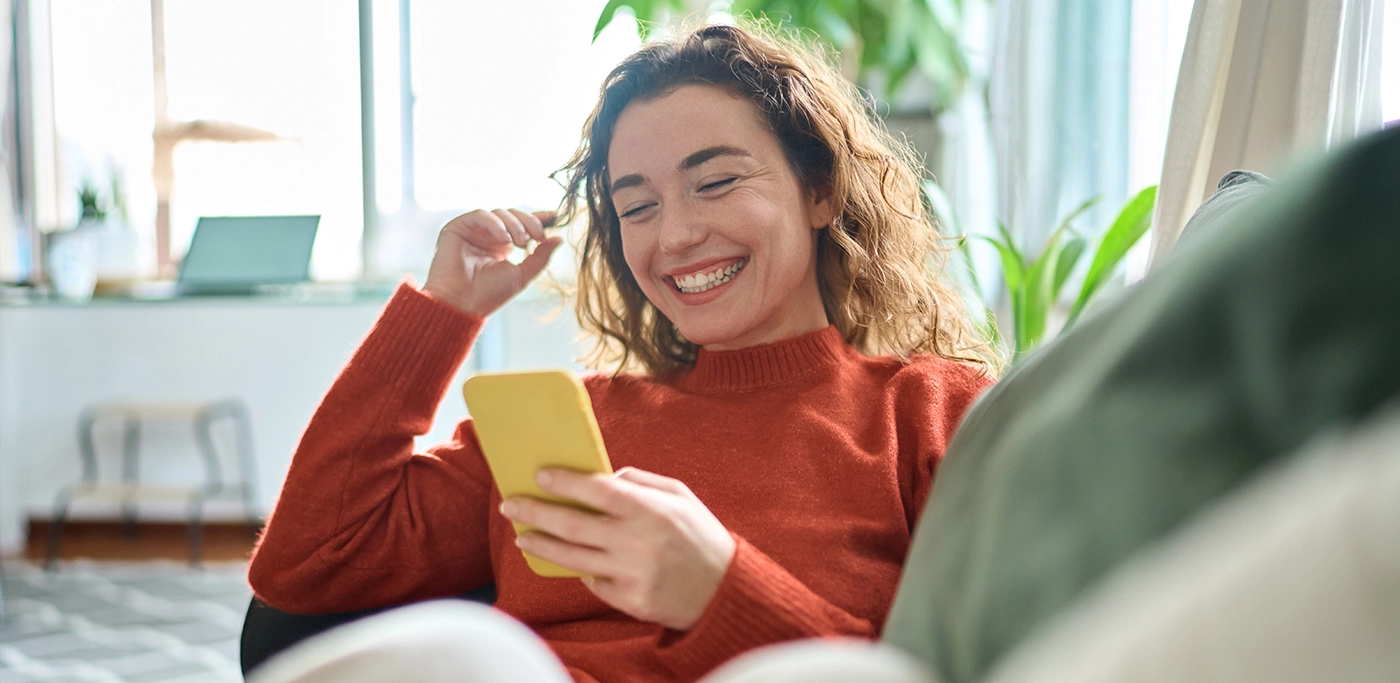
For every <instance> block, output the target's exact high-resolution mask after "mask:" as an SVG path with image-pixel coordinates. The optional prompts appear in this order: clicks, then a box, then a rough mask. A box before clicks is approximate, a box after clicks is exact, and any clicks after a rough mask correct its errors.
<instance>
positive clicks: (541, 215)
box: [532, 211, 559, 228]
mask: <svg viewBox="0 0 1400 683" xmlns="http://www.w3.org/2000/svg"><path fill="white" fill-rule="evenodd" d="M532 215H533V216H534V217H535V218H538V219H539V220H540V223H541V224H542V225H544V227H546V228H557V227H559V226H557V225H555V224H554V221H555V220H556V219H557V218H558V215H557V214H556V213H555V212H553V211H535V212H533V214H532Z"/></svg>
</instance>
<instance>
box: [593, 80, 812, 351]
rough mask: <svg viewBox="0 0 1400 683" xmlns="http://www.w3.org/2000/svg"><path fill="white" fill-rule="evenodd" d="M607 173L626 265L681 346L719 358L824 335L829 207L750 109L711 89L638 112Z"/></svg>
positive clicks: (688, 91) (634, 109) (623, 129)
mask: <svg viewBox="0 0 1400 683" xmlns="http://www.w3.org/2000/svg"><path fill="white" fill-rule="evenodd" d="M608 168H609V172H610V173H609V182H610V183H611V189H612V201H613V206H614V208H615V209H616V210H617V215H618V216H619V220H620V221H621V225H622V249H623V255H624V256H625V257H626V259H627V265H628V267H630V268H631V270H632V275H633V277H635V278H636V280H637V284H639V285H640V286H641V288H642V292H643V293H644V294H646V297H647V299H648V300H650V301H651V303H652V304H653V305H655V306H656V307H657V308H658V309H660V311H661V313H662V314H664V315H665V316H666V317H667V318H668V319H670V320H671V322H673V323H675V325H676V327H677V328H679V329H680V332H681V334H683V335H685V338H686V339H688V340H690V341H691V342H694V343H696V344H699V345H701V346H703V347H705V348H707V349H710V350H715V351H719V350H727V349H738V348H745V347H749V346H755V345H758V344H768V343H772V342H776V341H780V340H782V339H787V338H790V337H795V336H798V335H801V334H805V333H807V332H812V331H815V330H818V329H821V328H823V327H825V326H826V325H827V320H826V313H825V311H824V309H823V308H822V301H821V293H820V291H819V290H818V288H817V236H818V231H819V230H820V229H821V228H823V227H825V226H826V225H827V224H828V223H829V222H830V220H831V215H830V201H829V200H828V198H827V197H826V196H825V193H821V194H820V196H819V193H818V192H815V191H812V190H808V189H807V188H804V187H803V186H802V183H801V182H800V181H799V180H798V178H797V176H796V175H795V174H794V173H793V171H792V169H791V168H790V167H789V166H788V163H787V159H786V157H784V156H783V150H782V147H781V145H780V144H779V142H778V138H777V137H776V136H775V135H773V133H772V132H771V131H770V130H769V129H768V126H767V124H766V123H765V122H764V121H763V119H762V117H761V114H760V112H759V111H758V108H757V107H755V106H754V105H753V104H751V103H750V102H748V101H747V100H745V99H742V98H739V97H735V96H733V95H731V94H730V93H728V92H726V91H724V90H722V89H720V88H716V87H713V86H706V85H687V86H681V87H680V88H677V89H676V90H674V91H672V92H670V93H668V94H666V95H663V96H661V97H658V98H656V99H653V100H648V101H645V102H634V103H632V104H630V105H628V106H627V108H626V109H624V110H623V111H622V114H621V115H620V116H619V117H618V119H617V123H616V125H615V127H614V129H613V139H612V145H611V146H610V147H609V148H608Z"/></svg>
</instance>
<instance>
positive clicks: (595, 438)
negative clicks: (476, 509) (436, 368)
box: [462, 370, 612, 577]
mask: <svg viewBox="0 0 1400 683" xmlns="http://www.w3.org/2000/svg"><path fill="white" fill-rule="evenodd" d="M462 395H463V397H464V398H466V400H467V410H468V412H470V413H471V418H472V425H473V427H475V429H476V436H477V439H478V440H479V441H480V442H481V450H482V452H483V453H484V454H485V455H486V464H487V466H489V467H490V468H491V476H492V478H494V479H495V480H496V487H497V488H498V489H500V491H501V497H502V498H503V499H504V498H510V497H512V496H531V497H533V498H539V499H542V500H547V501H551V502H555V503H560V504H563V505H568V506H571V507H575V508H579V509H582V510H589V508H587V507H586V506H583V505H580V504H579V503H577V502H575V501H569V500H564V499H562V498H559V497H557V496H554V495H551V494H548V493H545V492H544V490H542V489H540V488H539V486H537V485H535V473H536V472H538V471H539V470H540V469H542V468H545V467H562V468H567V469H572V470H577V471H580V472H602V473H605V474H611V473H612V465H611V463H609V462H608V453H607V450H606V449H604V447H603V435H602V434H601V433H599V431H598V422H597V420H596V419H594V417H593V403H592V401H591V400H590V399H589V397H588V390H586V389H584V387H583V383H582V382H579V381H578V379H577V378H576V377H574V376H573V375H572V374H570V373H568V372H564V371H562V370H546V371H541V372H504V373H489V374H480V375H475V376H473V377H471V378H470V379H468V380H467V381H466V384H464V385H462ZM590 511H591V510H590ZM529 528H530V527H528V526H526V525H524V524H518V523H517V524H515V533H516V534H517V535H518V534H520V533H521V532H523V531H526V530H528V529H529ZM524 555H525V561H526V563H527V564H529V565H530V569H532V570H534V572H535V573H536V574H539V575H540V576H553V577H569V576H582V575H581V574H579V573H577V572H574V571H572V570H569V569H565V568H564V567H561V566H559V565H557V564H554V563H553V562H549V561H547V560H543V559H540V558H538V557H535V556H534V555H531V554H530V553H524Z"/></svg>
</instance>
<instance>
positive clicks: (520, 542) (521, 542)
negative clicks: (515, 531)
mask: <svg viewBox="0 0 1400 683" xmlns="http://www.w3.org/2000/svg"><path fill="white" fill-rule="evenodd" d="M528 543H529V541H527V540H526V539H525V537H524V536H516V537H515V547H517V548H524V547H525V545H526V544H528Z"/></svg>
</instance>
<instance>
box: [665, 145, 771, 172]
mask: <svg viewBox="0 0 1400 683" xmlns="http://www.w3.org/2000/svg"><path fill="white" fill-rule="evenodd" d="M729 156H734V157H748V158H752V157H753V155H751V154H749V153H748V152H745V151H744V150H742V149H739V148H738V147H730V146H728V145H715V146H714V147H706V148H705V149H702V150H700V151H698V152H695V153H694V154H691V155H690V156H688V157H686V158H684V159H682V160H681V166H680V168H681V170H682V171H689V170H690V169H692V168H695V167H696V166H699V165H700V164H703V163H705V162H706V161H709V160H711V159H713V158H715V157H729Z"/></svg>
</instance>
